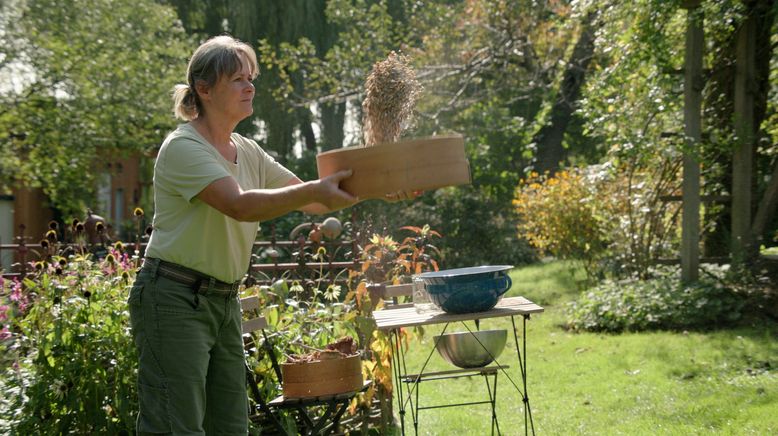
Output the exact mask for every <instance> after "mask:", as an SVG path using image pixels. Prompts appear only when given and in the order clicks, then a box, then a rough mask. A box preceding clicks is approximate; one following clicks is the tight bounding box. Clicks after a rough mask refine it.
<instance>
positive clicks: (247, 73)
mask: <svg viewBox="0 0 778 436" xmlns="http://www.w3.org/2000/svg"><path fill="white" fill-rule="evenodd" d="M249 65H250V64H249V62H248V60H247V59H246V58H245V56H241V67H240V69H239V70H238V71H236V72H235V73H233V74H232V75H225V76H222V77H220V78H219V80H218V81H217V82H216V85H214V87H213V90H212V92H211V96H212V97H211V106H212V110H215V111H217V112H221V113H223V114H225V115H227V116H228V117H229V118H230V119H234V120H237V121H240V120H242V119H244V118H246V117H248V116H250V115H251V114H252V113H253V112H254V106H253V104H252V101H253V100H254V84H253V83H252V82H253V80H254V78H255V77H254V76H253V75H252V73H251V68H250V67H249Z"/></svg>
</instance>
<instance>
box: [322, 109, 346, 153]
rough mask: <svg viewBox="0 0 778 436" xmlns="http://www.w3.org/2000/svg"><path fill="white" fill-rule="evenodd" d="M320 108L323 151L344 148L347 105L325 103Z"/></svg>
mask: <svg viewBox="0 0 778 436" xmlns="http://www.w3.org/2000/svg"><path fill="white" fill-rule="evenodd" d="M320 107H321V124H322V126H321V127H322V128H321V131H322V132H321V136H322V138H321V139H322V141H321V142H322V144H321V147H322V151H326V150H334V149H336V148H341V147H343V140H344V138H345V135H344V132H343V124H344V123H345V121H346V103H324V104H322V105H321V106H320Z"/></svg>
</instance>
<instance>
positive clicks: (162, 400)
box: [137, 383, 172, 433]
mask: <svg viewBox="0 0 778 436" xmlns="http://www.w3.org/2000/svg"><path fill="white" fill-rule="evenodd" d="M138 401H139V406H140V411H139V413H138V429H137V430H138V433H171V432H172V426H171V425H170V414H169V411H168V392H167V389H165V388H157V387H154V386H149V385H146V384H142V383H139V384H138Z"/></svg>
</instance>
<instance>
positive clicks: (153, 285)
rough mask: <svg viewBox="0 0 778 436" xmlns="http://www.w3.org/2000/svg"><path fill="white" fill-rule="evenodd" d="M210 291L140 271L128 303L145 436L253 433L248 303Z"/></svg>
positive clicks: (152, 269)
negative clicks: (245, 324)
mask: <svg viewBox="0 0 778 436" xmlns="http://www.w3.org/2000/svg"><path fill="white" fill-rule="evenodd" d="M210 290H211V289H210V288H209V289H208V290H207V291H205V292H202V291H201V293H200V294H197V293H195V292H194V291H193V289H192V287H189V286H186V285H184V284H181V283H179V282H176V281H173V280H171V279H169V278H167V277H163V276H160V275H159V274H158V271H157V264H156V263H155V262H146V263H144V266H143V268H141V270H140V272H139V273H138V276H137V278H136V280H135V283H134V285H133V287H132V290H131V291H130V296H129V299H128V305H129V308H130V323H131V326H132V335H133V338H134V340H135V345H136V346H137V348H138V355H139V366H138V398H139V403H140V412H139V414H138V421H137V432H138V434H175V435H184V434H186V435H190V434H191V435H195V434H197V435H202V434H207V435H216V434H219V435H246V434H247V433H248V397H247V392H246V374H245V366H244V356H243V339H242V337H241V317H240V301H239V300H238V298H237V296H236V295H234V294H230V295H227V294H225V293H212V292H209V291H210ZM202 294H205V295H202Z"/></svg>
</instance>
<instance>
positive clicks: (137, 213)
mask: <svg viewBox="0 0 778 436" xmlns="http://www.w3.org/2000/svg"><path fill="white" fill-rule="evenodd" d="M132 214H133V215H135V216H136V217H138V218H140V217H142V216H143V209H141V208H139V207H136V208H135V210H133V211H132Z"/></svg>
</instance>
